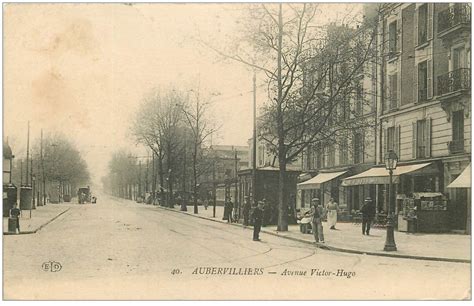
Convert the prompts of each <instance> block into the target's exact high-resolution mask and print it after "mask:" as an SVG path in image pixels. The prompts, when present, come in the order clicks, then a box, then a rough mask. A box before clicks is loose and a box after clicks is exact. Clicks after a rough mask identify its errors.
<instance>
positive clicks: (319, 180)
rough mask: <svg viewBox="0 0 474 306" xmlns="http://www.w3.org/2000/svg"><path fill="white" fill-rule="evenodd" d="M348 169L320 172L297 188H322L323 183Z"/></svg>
mask: <svg viewBox="0 0 474 306" xmlns="http://www.w3.org/2000/svg"><path fill="white" fill-rule="evenodd" d="M346 172H347V171H340V172H327V173H319V174H318V175H316V176H315V177H313V178H312V179H310V180H307V181H306V182H303V183H299V184H298V185H297V189H299V190H305V189H318V188H320V186H321V184H323V183H326V182H329V181H331V180H333V179H335V178H337V177H338V176H341V175H343V174H344V173H346Z"/></svg>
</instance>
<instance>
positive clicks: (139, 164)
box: [138, 160, 142, 197]
mask: <svg viewBox="0 0 474 306" xmlns="http://www.w3.org/2000/svg"><path fill="white" fill-rule="evenodd" d="M138 196H139V197H141V196H142V161H141V160H138Z"/></svg>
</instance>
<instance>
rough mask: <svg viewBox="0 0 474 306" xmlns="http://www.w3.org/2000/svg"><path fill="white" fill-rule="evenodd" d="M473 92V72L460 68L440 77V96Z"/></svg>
mask: <svg viewBox="0 0 474 306" xmlns="http://www.w3.org/2000/svg"><path fill="white" fill-rule="evenodd" d="M470 90H471V71H470V69H469V68H460V69H457V70H454V71H450V72H448V73H446V74H443V75H440V76H438V95H439V96H442V95H446V94H452V93H456V92H459V91H470Z"/></svg>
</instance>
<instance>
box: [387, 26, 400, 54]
mask: <svg viewBox="0 0 474 306" xmlns="http://www.w3.org/2000/svg"><path fill="white" fill-rule="evenodd" d="M388 39H389V46H388V51H389V53H390V57H393V56H394V55H396V53H397V51H398V33H397V21H393V22H392V23H390V24H389V26H388Z"/></svg>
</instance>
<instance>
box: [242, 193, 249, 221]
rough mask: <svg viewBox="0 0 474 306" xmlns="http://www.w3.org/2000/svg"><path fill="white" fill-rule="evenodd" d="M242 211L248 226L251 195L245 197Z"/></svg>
mask: <svg viewBox="0 0 474 306" xmlns="http://www.w3.org/2000/svg"><path fill="white" fill-rule="evenodd" d="M242 213H243V215H244V226H247V225H249V214H250V197H249V196H246V197H245V201H244V206H243V208H242Z"/></svg>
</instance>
